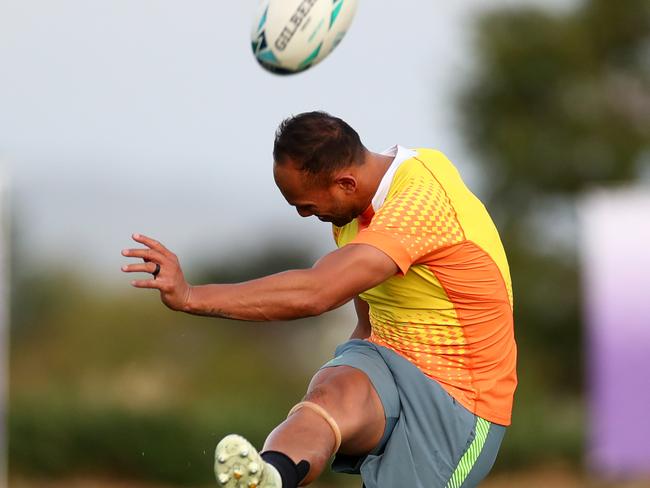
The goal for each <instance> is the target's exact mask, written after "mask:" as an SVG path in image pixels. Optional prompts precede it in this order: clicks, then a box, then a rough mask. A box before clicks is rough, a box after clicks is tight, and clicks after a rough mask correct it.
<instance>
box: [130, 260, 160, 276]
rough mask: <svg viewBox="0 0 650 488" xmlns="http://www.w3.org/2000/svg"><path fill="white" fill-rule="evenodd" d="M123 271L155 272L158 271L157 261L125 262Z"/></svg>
mask: <svg viewBox="0 0 650 488" xmlns="http://www.w3.org/2000/svg"><path fill="white" fill-rule="evenodd" d="M122 271H124V272H125V273H153V272H154V271H156V263H154V262H148V263H136V264H125V265H124V266H122Z"/></svg>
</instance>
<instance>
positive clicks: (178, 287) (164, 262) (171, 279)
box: [122, 234, 192, 311]
mask: <svg viewBox="0 0 650 488" xmlns="http://www.w3.org/2000/svg"><path fill="white" fill-rule="evenodd" d="M131 237H132V238H133V240H134V241H136V242H139V243H141V244H144V245H145V246H147V247H146V248H141V249H124V250H123V251H122V255H123V256H127V257H130V258H142V259H143V260H144V263H137V264H128V265H124V266H122V271H124V272H125V273H152V274H154V273H155V271H156V268H157V266H159V267H160V268H159V272H158V273H157V274H155V275H154V276H153V278H151V279H147V280H134V281H132V282H131V285H133V286H134V287H136V288H155V289H156V290H158V291H160V300H161V301H162V302H163V303H164V304H165V305H167V306H168V307H169V308H171V309H172V310H180V311H183V310H185V308H186V306H187V304H188V301H189V297H190V291H191V290H192V287H191V286H190V285H189V283H188V282H187V281H185V277H184V276H183V270H182V269H181V265H180V263H179V262H178V258H177V257H176V255H175V254H174V253H172V252H171V251H170V250H169V249H167V248H166V247H165V246H163V245H162V244H161V243H160V242H158V241H156V240H154V239H151V238H149V237H146V236H143V235H141V234H133V235H132V236H131Z"/></svg>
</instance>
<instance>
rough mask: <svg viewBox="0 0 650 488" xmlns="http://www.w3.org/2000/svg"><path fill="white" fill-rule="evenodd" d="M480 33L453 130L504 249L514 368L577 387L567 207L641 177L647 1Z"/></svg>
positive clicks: (540, 15)
mask: <svg viewBox="0 0 650 488" xmlns="http://www.w3.org/2000/svg"><path fill="white" fill-rule="evenodd" d="M477 34H478V38H477V43H476V44H477V51H478V71H477V73H476V76H475V77H474V78H473V79H472V80H471V81H470V82H469V83H468V84H467V85H466V86H465V88H464V91H463V93H462V94H461V96H460V109H461V113H462V127H463V130H464V132H465V134H466V136H467V138H468V140H469V142H470V144H471V147H472V148H473V150H474V151H475V152H476V154H477V155H478V159H479V161H480V162H481V168H480V169H481V170H482V171H483V172H484V175H483V176H484V181H485V183H486V185H485V187H486V189H487V191H486V192H485V193H484V195H483V196H484V200H485V202H486V204H487V206H488V208H489V209H490V211H491V213H492V214H493V216H494V217H495V219H496V221H497V225H498V227H499V230H500V232H501V236H502V238H503V240H504V244H505V246H506V251H507V252H508V256H509V260H510V265H511V271H512V275H513V281H514V287H515V313H516V322H517V325H518V327H517V338H518V342H519V344H520V348H521V350H522V352H523V354H522V355H521V357H522V361H523V363H522V365H525V364H527V363H528V362H530V361H536V360H543V363H542V364H543V365H544V378H543V379H542V380H541V381H548V382H549V383H550V384H551V385H552V386H554V387H555V388H562V387H564V388H571V389H574V388H576V387H579V386H580V384H581V378H582V371H581V364H582V360H581V358H580V357H579V356H576V354H578V351H580V350H581V347H580V346H581V336H580V326H579V315H580V314H579V303H580V300H579V284H578V274H577V267H578V266H577V264H578V263H577V253H576V245H575V243H576V230H575V210H574V207H575V201H576V199H577V198H578V197H579V195H580V192H582V191H583V190H585V189H586V188H588V187H590V186H592V185H594V184H606V183H610V182H626V181H631V180H634V179H635V178H637V177H638V176H639V175H640V174H641V173H642V172H644V171H647V169H648V168H647V167H648V155H649V154H650V152H649V149H650V2H649V1H648V0H625V1H622V2H614V1H611V0H586V1H582V2H579V3H578V5H577V6H576V8H575V9H574V10H571V11H569V12H563V13H550V12H547V11H542V10H538V9H532V8H522V9H515V10H500V11H495V12H491V13H488V14H486V15H484V16H482V17H481V18H480V19H479V22H478V29H477ZM537 364H540V363H537ZM521 369H522V368H520V370H521Z"/></svg>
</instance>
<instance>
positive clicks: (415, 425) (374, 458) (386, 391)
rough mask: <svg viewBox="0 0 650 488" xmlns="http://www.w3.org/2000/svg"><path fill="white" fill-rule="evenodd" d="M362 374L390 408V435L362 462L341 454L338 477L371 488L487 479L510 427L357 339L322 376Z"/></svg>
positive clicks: (465, 486) (453, 485) (450, 487)
mask: <svg viewBox="0 0 650 488" xmlns="http://www.w3.org/2000/svg"><path fill="white" fill-rule="evenodd" d="M335 366H351V367H353V368H356V369H359V370H361V371H363V372H364V373H365V374H366V375H367V376H368V377H369V378H370V381H371V382H372V384H373V386H374V387H375V390H376V391H377V393H378V395H379V398H380V399H381V402H382V404H383V406H384V413H385V416H386V430H385V431H384V435H383V437H382V439H381V441H380V442H379V444H378V445H377V447H376V448H375V449H374V450H373V451H372V452H371V453H369V454H368V455H365V456H362V457H356V456H347V455H342V454H338V455H337V456H336V458H335V459H334V463H333V464H332V469H333V470H334V471H337V472H342V473H354V474H361V477H362V479H363V483H364V485H365V486H366V488H392V487H408V488H433V487H436V488H437V487H440V488H460V487H462V488H469V487H473V486H477V485H478V483H479V482H480V481H481V480H482V479H483V478H485V476H486V475H487V474H488V472H489V471H490V469H491V468H492V465H493V464H494V460H495V459H496V456H497V452H498V451H499V447H500V446H501V440H502V439H503V436H504V434H505V430H506V429H505V427H504V426H502V425H497V424H493V423H491V422H488V421H486V420H484V419H482V418H480V417H477V416H476V415H474V414H473V413H471V412H470V411H469V410H467V409H466V408H465V407H463V406H462V405H461V404H460V403H458V402H457V401H456V400H454V399H453V398H452V397H451V396H450V395H449V394H448V393H447V392H446V391H445V390H444V389H443V388H442V387H441V386H440V385H439V384H438V383H437V382H436V381H434V380H432V379H430V378H429V377H427V376H425V375H424V374H423V373H422V372H421V371H420V370H419V369H418V368H417V367H416V366H415V365H413V364H412V363H411V362H409V361H408V360H407V359H405V358H403V357H402V356H400V355H399V354H397V353H395V352H393V351H391V350H390V349H388V348H385V347H382V346H378V345H376V344H373V343H371V342H369V341H364V340H359V339H353V340H350V341H348V342H346V343H345V344H341V345H340V346H339V347H337V348H336V353H335V358H334V359H332V360H331V361H329V362H328V363H326V364H325V365H324V366H323V368H331V367H335Z"/></svg>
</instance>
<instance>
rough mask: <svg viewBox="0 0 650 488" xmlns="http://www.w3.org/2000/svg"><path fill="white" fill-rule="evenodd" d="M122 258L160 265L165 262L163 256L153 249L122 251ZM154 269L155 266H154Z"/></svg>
mask: <svg viewBox="0 0 650 488" xmlns="http://www.w3.org/2000/svg"><path fill="white" fill-rule="evenodd" d="M122 256H127V257H129V258H142V259H144V260H145V261H153V262H154V263H158V264H162V261H164V260H165V255H163V254H162V253H160V252H158V251H154V250H153V249H124V250H123V251H122ZM154 267H155V266H154Z"/></svg>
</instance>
